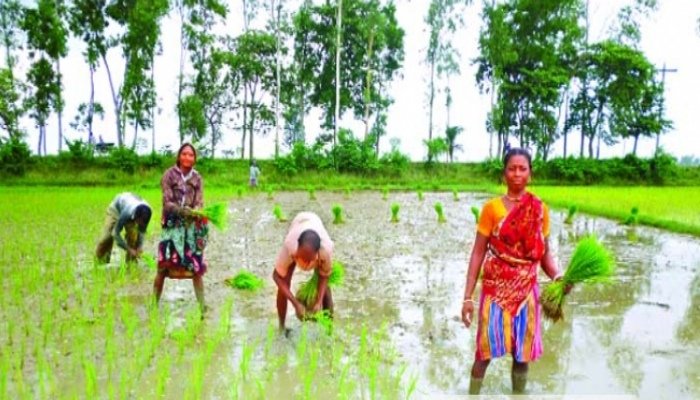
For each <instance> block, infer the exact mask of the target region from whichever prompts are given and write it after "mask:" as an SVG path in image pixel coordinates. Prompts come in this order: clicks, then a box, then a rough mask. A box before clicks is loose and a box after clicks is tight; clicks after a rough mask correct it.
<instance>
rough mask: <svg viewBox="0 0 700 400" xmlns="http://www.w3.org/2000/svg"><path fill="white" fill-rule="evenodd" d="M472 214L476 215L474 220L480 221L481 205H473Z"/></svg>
mask: <svg viewBox="0 0 700 400" xmlns="http://www.w3.org/2000/svg"><path fill="white" fill-rule="evenodd" d="M471 210H472V214H473V215H474V222H476V223H477V224H478V223H479V207H477V206H472V208H471Z"/></svg>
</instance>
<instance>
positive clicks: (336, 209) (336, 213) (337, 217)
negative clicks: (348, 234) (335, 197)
mask: <svg viewBox="0 0 700 400" xmlns="http://www.w3.org/2000/svg"><path fill="white" fill-rule="evenodd" d="M331 211H333V223H334V224H342V223H343V222H345V220H344V219H343V206H341V205H340V204H333V207H332V208H331Z"/></svg>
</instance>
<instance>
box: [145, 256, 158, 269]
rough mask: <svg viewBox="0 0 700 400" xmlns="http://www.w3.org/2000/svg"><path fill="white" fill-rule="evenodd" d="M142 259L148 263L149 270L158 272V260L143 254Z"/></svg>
mask: <svg viewBox="0 0 700 400" xmlns="http://www.w3.org/2000/svg"><path fill="white" fill-rule="evenodd" d="M141 259H142V260H143V262H144V263H146V266H148V268H149V269H152V270H156V269H158V262H157V261H156V258H155V257H153V256H152V255H150V254H141Z"/></svg>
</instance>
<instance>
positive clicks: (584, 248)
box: [541, 235, 615, 321]
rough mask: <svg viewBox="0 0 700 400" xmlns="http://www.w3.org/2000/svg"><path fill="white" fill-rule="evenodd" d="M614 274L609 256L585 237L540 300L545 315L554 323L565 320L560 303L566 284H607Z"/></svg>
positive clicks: (592, 238) (591, 238)
mask: <svg viewBox="0 0 700 400" xmlns="http://www.w3.org/2000/svg"><path fill="white" fill-rule="evenodd" d="M614 272H615V263H614V261H613V257H612V255H611V254H610V253H609V252H608V250H606V249H605V248H604V247H603V245H601V244H600V242H598V239H596V237H595V236H593V235H591V236H587V237H585V238H583V239H581V241H579V242H578V244H577V245H576V249H574V253H573V255H572V256H571V260H570V261H569V266H568V267H567V268H566V272H565V273H564V276H562V278H561V279H560V280H557V281H556V282H553V283H551V284H549V285H548V286H547V287H546V288H545V289H544V290H543V291H542V297H541V303H542V311H543V312H544V315H545V316H546V317H548V318H550V319H552V320H554V321H558V320H560V319H562V318H564V314H563V311H562V304H563V302H564V296H565V293H564V290H565V288H566V286H567V285H572V284H577V283H592V282H606V281H608V279H609V278H610V277H611V276H612V275H613V273H614Z"/></svg>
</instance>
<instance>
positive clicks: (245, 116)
mask: <svg viewBox="0 0 700 400" xmlns="http://www.w3.org/2000/svg"><path fill="white" fill-rule="evenodd" d="M247 130H248V83H244V84H243V134H242V135H241V160H244V159H245V139H246V136H245V135H246V132H247Z"/></svg>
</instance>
